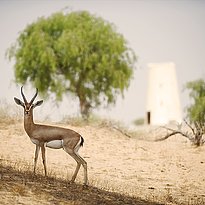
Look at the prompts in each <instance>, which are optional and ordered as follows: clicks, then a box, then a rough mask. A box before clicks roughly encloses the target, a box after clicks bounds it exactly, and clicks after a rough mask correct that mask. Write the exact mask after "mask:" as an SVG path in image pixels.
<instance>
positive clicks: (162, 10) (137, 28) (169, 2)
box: [0, 0, 205, 122]
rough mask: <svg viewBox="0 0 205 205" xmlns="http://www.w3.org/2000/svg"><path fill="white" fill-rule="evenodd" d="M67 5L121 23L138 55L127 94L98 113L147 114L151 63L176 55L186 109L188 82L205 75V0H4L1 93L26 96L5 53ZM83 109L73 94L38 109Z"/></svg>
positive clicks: (125, 117) (0, 4)
mask: <svg viewBox="0 0 205 205" xmlns="http://www.w3.org/2000/svg"><path fill="white" fill-rule="evenodd" d="M62 9H64V10H65V11H70V10H73V11H76V10H87V11H89V12H91V13H92V14H96V15H97V16H101V17H102V18H104V19H105V20H107V21H109V22H111V23H113V24H115V25H116V27H117V30H118V32H120V33H122V34H123V35H124V37H125V38H126V39H127V40H128V42H129V45H130V47H132V48H133V49H134V51H135V52H136V55H137V56H138V63H137V69H136V71H135V77H134V79H133V81H132V82H131V85H130V87H129V89H128V91H126V92H125V98H124V100H123V99H122V98H121V97H119V98H118V100H117V104H116V106H115V107H110V108H109V109H106V110H105V109H102V110H98V111H97V112H98V113H101V114H103V115H106V116H110V117H111V118H114V119H119V120H122V121H125V122H130V121H132V120H133V119H136V118H140V117H143V116H144V113H145V107H146V92H147V83H148V82H147V79H148V78H147V75H148V73H147V71H148V69H147V64H148V63H160V62H170V61H171V62H174V63H175V64H176V71H177V79H178V85H179V91H180V100H181V104H182V109H184V107H185V106H186V105H187V104H188V103H189V98H188V95H187V93H186V92H182V90H183V86H184V84H185V83H186V82H188V81H192V80H196V79H198V78H204V79H205V1H203V0H201V1H197V0H195V1H194V0H193V1H188V0H187V1H186V0H176V1H175V0H165V1H164V0H161V1H160V0H144V1H143V0H141V1H138V0H121V1H120V0H118V1H117V0H98V1H94V0H93V1H89V0H81V1H80V0H79V1H78V0H75V1H69V0H67V1H63V0H58V1H54V0H50V1H49V0H42V1H40V0H39V1H38V0H33V1H32V0H30V1H29V0H25V1H21V0H13V1H12V0H0V29H1V34H0V35H1V37H0V69H1V72H0V73H1V74H0V83H1V84H0V85H1V88H0V99H6V100H7V101H8V102H9V103H13V96H14V95H15V96H20V94H19V87H17V86H16V85H15V84H14V83H13V80H14V75H13V63H12V62H8V60H7V59H5V51H6V49H7V48H8V47H9V46H10V45H11V43H14V42H15V39H16V38H17V37H18V33H19V31H21V30H23V29H24V28H25V27H26V25H27V24H29V23H31V22H33V21H34V20H36V19H37V18H38V17H40V16H48V15H50V14H52V13H54V12H57V11H60V10H62ZM19 86H20V85H19ZM32 91H33V92H34V90H32ZM28 95H29V96H30V92H29V94H28ZM14 106H15V105H14ZM77 110H78V107H77V106H76V101H75V100H74V99H71V98H68V97H67V98H66V99H65V101H64V103H62V105H61V106H60V107H58V108H57V107H56V106H54V105H53V104H52V103H51V102H47V101H46V102H45V103H44V105H43V106H42V107H41V108H39V110H38V111H37V110H36V111H35V112H36V113H38V114H37V116H39V115H40V114H39V112H40V113H43V115H44V116H45V115H48V116H55V115H58V117H59V116H62V115H65V114H75V113H76V112H77Z"/></svg>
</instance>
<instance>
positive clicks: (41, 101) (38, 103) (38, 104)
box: [33, 100, 43, 108]
mask: <svg viewBox="0 0 205 205" xmlns="http://www.w3.org/2000/svg"><path fill="white" fill-rule="evenodd" d="M42 103H43V100H39V101H37V102H36V103H34V105H33V108H35V107H37V106H40V105H41V104H42Z"/></svg>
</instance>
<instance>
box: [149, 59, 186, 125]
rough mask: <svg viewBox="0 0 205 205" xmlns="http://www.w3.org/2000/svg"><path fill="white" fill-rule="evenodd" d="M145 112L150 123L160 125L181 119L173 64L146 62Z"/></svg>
mask: <svg viewBox="0 0 205 205" xmlns="http://www.w3.org/2000/svg"><path fill="white" fill-rule="evenodd" d="M148 67H149V74H148V91H147V107H146V110H147V112H148V111H149V112H150V113H151V119H150V120H151V122H150V123H151V124H153V125H161V124H167V123H169V122H171V121H177V122H180V121H181V119H182V113H181V104H180V100H179V91H178V85H177V77H176V69H175V64H174V63H172V62H167V63H150V64H148Z"/></svg>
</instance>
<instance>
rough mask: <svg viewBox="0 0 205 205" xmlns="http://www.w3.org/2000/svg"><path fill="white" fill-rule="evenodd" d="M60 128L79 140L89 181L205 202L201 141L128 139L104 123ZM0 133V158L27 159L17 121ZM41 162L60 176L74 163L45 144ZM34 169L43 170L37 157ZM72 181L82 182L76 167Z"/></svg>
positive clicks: (156, 197) (30, 153)
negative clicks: (71, 131) (197, 143)
mask: <svg viewBox="0 0 205 205" xmlns="http://www.w3.org/2000/svg"><path fill="white" fill-rule="evenodd" d="M64 127H68V128H71V129H74V130H76V131H77V132H79V133H80V134H82V136H83V137H84V139H85V145H84V147H83V148H81V150H80V151H79V152H80V154H81V156H83V157H84V158H85V160H86V161H87V162H88V170H89V182H90V184H92V185H94V186H98V187H103V188H105V189H109V190H115V191H118V192H121V193H122V192H123V193H127V194H129V195H134V196H138V197H141V198H142V199H149V200H153V201H161V202H165V201H167V202H169V204H180V203H182V202H183V203H184V204H205V146H203V147H200V148H193V147H192V146H191V145H190V143H189V142H187V141H186V140H185V139H183V138H181V137H180V136H176V137H173V138H170V139H168V140H166V141H163V142H152V141H146V140H138V139H133V138H128V137H126V136H124V135H122V134H121V133H120V132H118V131H117V130H113V129H111V128H106V127H95V126H84V127H72V126H68V125H64ZM0 137H1V141H0V158H1V159H2V160H9V162H14V163H15V162H18V163H22V164H27V163H32V162H33V157H34V148H35V146H34V145H33V144H32V143H31V141H30V139H29V138H28V137H27V135H26V134H25V132H24V130H23V125H22V123H17V124H11V125H8V124H2V123H1V124H0ZM24 162H25V163H24ZM47 166H48V169H49V171H50V173H52V172H55V173H57V174H58V175H61V176H62V177H65V178H66V177H70V176H71V174H72V172H73V171H74V169H75V166H76V164H75V162H74V160H73V159H72V158H70V156H69V155H67V154H66V153H65V152H64V151H63V150H52V149H47ZM38 171H39V172H40V173H42V174H43V167H42V163H41V161H40V160H39V162H38ZM77 182H79V183H82V182H83V172H82V170H80V173H79V175H78V178H77Z"/></svg>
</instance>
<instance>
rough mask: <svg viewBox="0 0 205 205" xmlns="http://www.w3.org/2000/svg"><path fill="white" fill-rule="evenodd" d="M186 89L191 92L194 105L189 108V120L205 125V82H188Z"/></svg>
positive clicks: (201, 80)
mask: <svg viewBox="0 0 205 205" xmlns="http://www.w3.org/2000/svg"><path fill="white" fill-rule="evenodd" d="M186 88H187V89H189V90H190V93H189V96H190V98H191V99H192V104H191V105H190V106H189V107H188V108H187V113H188V118H189V119H190V121H191V122H199V123H202V124H204V123H205V81H204V80H203V79H200V80H196V81H192V82H188V83H187V84H186Z"/></svg>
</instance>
